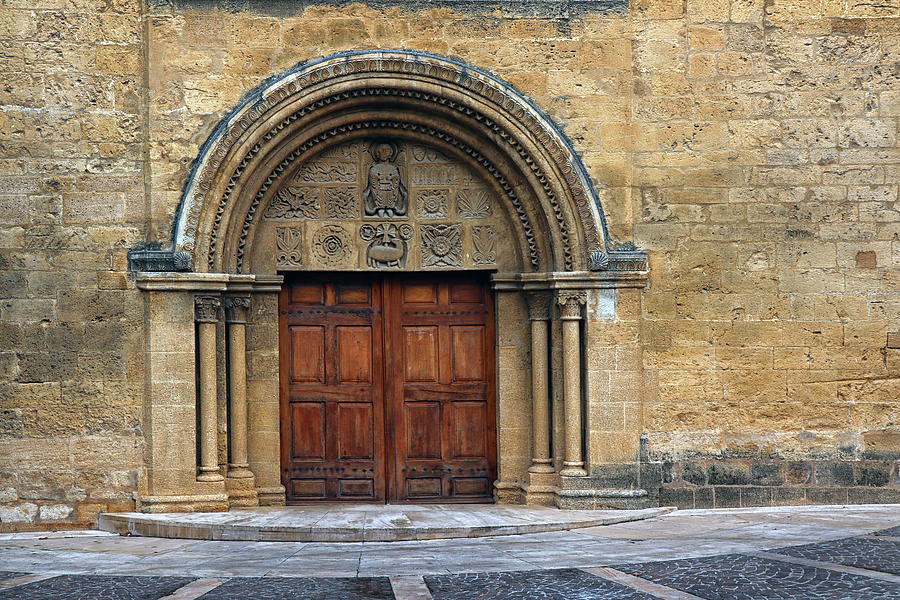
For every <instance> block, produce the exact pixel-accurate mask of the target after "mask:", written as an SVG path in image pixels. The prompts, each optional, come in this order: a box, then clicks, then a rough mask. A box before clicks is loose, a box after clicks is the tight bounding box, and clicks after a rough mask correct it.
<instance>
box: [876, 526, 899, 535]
mask: <svg viewBox="0 0 900 600" xmlns="http://www.w3.org/2000/svg"><path fill="white" fill-rule="evenodd" d="M875 535H889V536H892V537H893V536H896V537H900V525H898V526H897V527H891V528H890V529H882V530H881V531H876V532H875Z"/></svg>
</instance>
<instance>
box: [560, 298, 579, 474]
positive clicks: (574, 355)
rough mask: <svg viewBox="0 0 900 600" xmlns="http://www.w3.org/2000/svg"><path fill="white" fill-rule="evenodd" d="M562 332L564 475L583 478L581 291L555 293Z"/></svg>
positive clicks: (562, 472) (562, 471)
mask: <svg viewBox="0 0 900 600" xmlns="http://www.w3.org/2000/svg"><path fill="white" fill-rule="evenodd" d="M556 299H557V302H558V303H559V309H560V316H559V318H560V320H561V321H562V330H563V331H562V334H563V393H564V396H565V407H566V457H565V460H564V461H563V469H562V470H561V471H560V472H559V474H560V475H562V476H564V477H584V476H586V475H587V471H585V470H584V460H583V459H582V456H581V339H580V335H579V322H580V321H581V307H582V306H584V304H585V303H586V302H587V294H586V293H585V292H583V291H561V292H558V293H557V298H556Z"/></svg>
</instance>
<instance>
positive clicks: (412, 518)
mask: <svg viewBox="0 0 900 600" xmlns="http://www.w3.org/2000/svg"><path fill="white" fill-rule="evenodd" d="M673 510H675V509H674V508H668V507H664V508H647V509H643V510H560V509H558V508H549V507H544V506H511V505H495V504H427V505H410V504H403V505H377V504H328V505H321V506H316V505H310V506H287V507H284V506H279V507H260V508H252V509H233V510H231V511H230V512H221V513H159V514H144V513H107V514H102V515H100V522H99V528H100V529H101V530H103V531H109V532H113V533H124V532H126V531H128V532H131V534H133V535H141V536H152V537H162V538H180V539H195V540H236V541H268V542H275V541H283V542H393V541H410V540H434V539H450V538H474V537H490V536H499V535H517V534H526V533H543V532H547V531H565V530H569V529H578V528H582V527H595V526H597V525H612V524H614V523H624V522H628V521H640V520H643V519H649V518H652V517H656V516H659V515H663V514H666V513H669V512H671V511H673Z"/></svg>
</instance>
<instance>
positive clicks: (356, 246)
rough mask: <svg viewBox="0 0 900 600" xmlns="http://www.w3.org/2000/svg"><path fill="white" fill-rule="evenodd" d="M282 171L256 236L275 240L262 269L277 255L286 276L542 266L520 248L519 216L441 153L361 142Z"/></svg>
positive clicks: (393, 142) (378, 139)
mask: <svg viewBox="0 0 900 600" xmlns="http://www.w3.org/2000/svg"><path fill="white" fill-rule="evenodd" d="M301 155H303V154H302V153H300V152H299V150H298V153H297V154H296V156H297V157H299V156H301ZM306 155H308V153H307V154H306ZM275 172H276V173H278V174H280V177H279V178H278V179H276V180H275V183H273V185H272V191H270V192H268V194H267V195H266V196H265V198H269V199H270V200H269V204H268V205H265V204H262V206H263V207H264V208H263V213H262V216H263V219H262V225H261V228H260V229H259V230H258V232H257V233H254V235H256V236H271V237H270V238H269V239H270V241H269V242H268V244H264V243H254V244H253V246H252V247H253V248H254V250H253V252H254V254H253V260H254V261H257V260H263V259H261V258H260V257H261V256H262V251H261V250H258V249H259V248H266V247H267V248H269V250H268V252H270V253H271V252H272V250H273V249H274V251H275V253H274V256H275V260H274V263H275V264H274V265H272V266H273V267H274V268H275V269H276V270H278V269H283V270H298V269H310V270H315V269H323V268H327V269H335V270H368V269H412V270H418V269H425V270H427V269H479V268H481V269H498V268H499V269H505V268H509V269H510V270H516V269H517V268H520V265H521V264H522V261H525V260H529V259H530V258H532V257H531V256H530V255H527V254H526V256H521V255H520V254H518V253H517V252H516V250H517V248H518V245H517V244H516V243H515V242H513V241H512V240H514V239H518V238H515V237H514V233H513V231H514V227H517V226H518V224H516V225H513V224H511V223H510V222H509V219H518V215H517V213H514V212H513V213H511V214H510V213H508V212H506V211H505V210H503V209H500V208H498V206H499V205H498V204H497V203H498V202H499V201H498V199H497V196H496V192H495V191H494V188H492V187H490V185H488V184H487V182H486V181H485V180H484V179H482V176H481V175H479V174H478V172H477V171H476V170H475V169H474V168H473V167H471V166H469V165H467V164H465V163H461V162H459V161H458V160H457V159H451V158H448V157H447V156H446V155H445V154H443V153H442V152H440V151H439V150H437V149H435V148H433V147H430V146H426V145H422V144H410V143H407V142H405V141H404V140H402V139H398V138H391V137H384V136H373V137H371V138H356V139H354V140H352V141H348V142H345V143H339V144H335V145H332V146H329V147H328V148H326V149H324V150H322V151H321V152H319V153H318V154H313V155H312V157H311V158H309V159H308V160H306V162H303V163H298V164H293V163H292V162H291V161H290V160H288V159H287V158H286V159H285V162H283V163H282V164H281V165H279V167H278V168H277V169H276V171H275ZM260 202H263V201H262V200H261V201H260ZM526 243H529V242H527V240H526ZM528 248H530V246H528V247H526V248H525V252H526V253H528V252H529V249H528ZM271 256H272V255H271V254H269V258H268V259H265V260H268V261H269V264H271V261H272V259H271Z"/></svg>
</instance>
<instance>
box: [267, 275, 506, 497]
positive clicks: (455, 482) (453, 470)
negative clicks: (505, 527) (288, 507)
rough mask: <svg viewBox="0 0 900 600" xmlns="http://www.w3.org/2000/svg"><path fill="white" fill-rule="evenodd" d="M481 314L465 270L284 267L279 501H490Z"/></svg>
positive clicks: (486, 293) (490, 380)
mask: <svg viewBox="0 0 900 600" xmlns="http://www.w3.org/2000/svg"><path fill="white" fill-rule="evenodd" d="M493 313H494V311H493V300H492V297H491V294H490V287H489V286H488V281H487V279H486V277H484V276H482V275H480V274H477V273H476V274H469V273H467V274H451V273H439V274H432V275H418V274H415V275H399V274H398V275H396V276H376V277H372V276H358V275H355V274H329V275H311V274H306V273H304V274H298V275H297V276H291V277H288V278H286V281H285V285H284V288H283V289H282V292H281V297H280V302H279V332H280V361H281V363H280V367H281V465H282V480H283V483H284V486H285V488H286V489H287V500H288V503H300V502H309V501H316V500H327V501H356V502H360V501H362V502H367V501H375V502H384V501H389V502H489V501H491V500H492V497H493V493H492V489H493V482H494V479H495V478H496V465H497V448H496V403H495V389H494V387H495V383H494V378H495V377H494V370H495V361H494V314H493Z"/></svg>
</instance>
